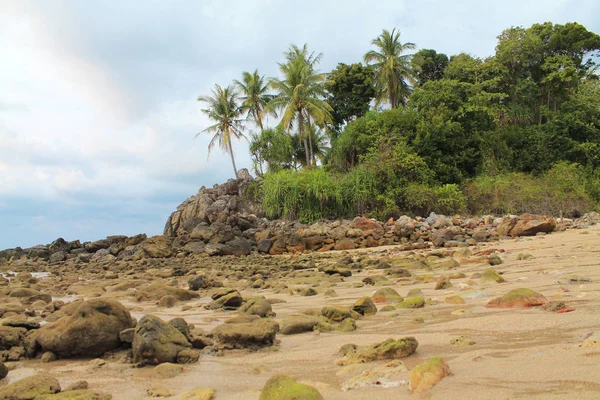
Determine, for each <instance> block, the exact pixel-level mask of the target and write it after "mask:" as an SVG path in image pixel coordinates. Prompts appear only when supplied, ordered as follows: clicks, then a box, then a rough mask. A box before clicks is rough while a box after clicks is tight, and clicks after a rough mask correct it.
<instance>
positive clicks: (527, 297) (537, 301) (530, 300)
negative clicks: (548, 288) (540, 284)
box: [486, 288, 547, 308]
mask: <svg viewBox="0 0 600 400" xmlns="http://www.w3.org/2000/svg"><path fill="white" fill-rule="evenodd" d="M546 302H547V300H546V298H545V297H544V296H543V295H542V294H540V293H538V292H534V291H533V290H531V289H525V288H520V289H514V290H511V291H510V292H508V293H506V294H505V295H504V296H501V297H496V298H495V299H492V300H490V301H489V302H488V303H487V305H486V307H488V308H527V307H537V306H541V305H544V304H545V303H546Z"/></svg>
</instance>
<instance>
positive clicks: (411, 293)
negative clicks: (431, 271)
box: [406, 289, 423, 297]
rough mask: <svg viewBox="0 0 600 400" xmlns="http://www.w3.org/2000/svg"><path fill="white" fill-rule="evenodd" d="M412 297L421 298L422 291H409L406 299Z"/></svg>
mask: <svg viewBox="0 0 600 400" xmlns="http://www.w3.org/2000/svg"><path fill="white" fill-rule="evenodd" d="M414 296H423V291H422V290H421V289H410V290H409V291H408V294H407V295H406V297H414Z"/></svg>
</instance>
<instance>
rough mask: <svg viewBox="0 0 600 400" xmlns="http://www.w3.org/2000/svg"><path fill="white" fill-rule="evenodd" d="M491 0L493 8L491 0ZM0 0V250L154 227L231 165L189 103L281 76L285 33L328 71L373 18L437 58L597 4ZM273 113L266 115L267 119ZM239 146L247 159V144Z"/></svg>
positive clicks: (598, 28)
mask: <svg viewBox="0 0 600 400" xmlns="http://www.w3.org/2000/svg"><path fill="white" fill-rule="evenodd" d="M487 3H490V4H487ZM343 4H344V5H343V6H342V5H341V3H340V2H336V1H312V0H305V1H276V0H254V1H241V0H240V1H207V0H203V1H193V0H190V1H188V0H171V1H152V0H145V1H142V0H136V1H132V0H125V1H117V0H104V1H100V0H88V1H79V0H70V1H67V0H64V1H60V0H52V1H44V0H40V1H27V0H14V1H13V0H3V1H2V7H0V49H1V51H0V58H1V62H0V249H2V248H7V247H14V246H23V247H27V246H32V245H35V244H39V243H48V242H51V241H52V240H54V239H56V238H57V237H64V238H65V239H67V240H74V239H81V240H94V239H99V238H103V237H105V236H107V235H113V234H128V235H132V234H136V233H141V232H144V233H147V234H148V235H155V234H160V233H162V229H163V227H164V223H165V221H166V219H167V217H168V215H169V214H170V213H171V212H172V211H173V210H174V209H175V208H176V206H177V205H178V204H179V203H180V202H181V201H183V200H184V199H186V198H187V197H189V196H190V195H192V194H195V193H196V192H197V191H198V189H199V188H200V186H202V185H206V186H212V185H213V184H215V183H220V182H223V181H225V180H226V179H228V178H230V177H231V176H232V175H233V171H232V168H231V164H230V161H229V159H228V157H227V156H226V155H225V154H221V153H220V152H219V150H218V149H216V150H215V151H214V152H213V154H211V157H210V159H209V160H207V154H206V145H207V143H208V140H209V138H208V137H200V138H199V139H197V140H193V139H192V138H193V136H194V135H195V133H197V132H199V131H201V130H202V129H204V128H205V127H206V126H207V124H208V121H207V120H206V118H205V117H204V116H203V115H202V114H201V112H200V109H201V107H200V104H199V103H197V102H196V98H197V97H198V96H199V95H202V94H206V93H208V92H209V90H210V89H211V87H212V86H213V85H214V84H215V83H219V84H221V85H227V84H229V83H230V82H231V81H232V80H233V79H239V78H240V75H241V72H242V71H244V70H254V69H255V68H258V69H259V71H260V72H261V73H262V74H266V75H267V76H276V75H277V62H279V61H282V52H283V51H284V50H285V49H286V48H287V47H288V46H289V44H291V43H295V44H298V45H301V44H303V43H308V45H309V48H310V49H311V50H315V51H318V52H322V53H323V55H324V58H323V61H322V63H321V70H322V71H329V70H331V69H332V68H334V67H335V65H336V64H337V63H338V62H345V63H352V62H356V61H359V60H360V59H361V57H362V55H363V54H364V53H365V52H366V51H367V50H368V49H369V44H370V41H371V40H372V39H373V38H374V37H376V36H377V35H378V34H379V33H380V32H381V29H382V28H388V29H391V28H394V27H397V28H399V29H400V30H401V32H402V40H403V41H411V42H415V43H416V44H417V46H418V48H433V49H436V50H437V51H441V52H444V53H446V54H449V55H451V54H456V53H459V52H463V51H464V52H468V53H472V54H474V55H478V56H481V57H485V56H488V55H490V54H492V53H493V51H494V47H495V44H496V36H497V35H498V34H500V33H501V31H502V30H503V29H505V28H508V27H510V26H512V25H515V26H516V25H523V26H529V25H531V24H533V23H535V22H544V21H552V22H555V23H565V22H568V21H577V22H580V23H582V24H584V25H585V26H586V27H587V28H588V29H590V30H592V31H595V32H600V2H598V1H597V0H570V1H567V0H544V1H522V0H521V1H513V0H507V1H504V2H494V3H493V4H491V2H482V1H460V2H456V1H455V2H446V1H432V0H430V1H419V2H414V1H413V2H407V1H402V0H392V1H387V0H380V1H378V2H377V3H376V6H375V5H374V3H372V2H369V1H358V0H357V1H347V2H344V3H343ZM272 122H276V121H272ZM234 151H235V153H236V160H237V163H238V167H239V168H242V167H250V165H251V162H250V158H249V155H248V152H247V144H245V143H238V144H237V145H236V146H235V148H234Z"/></svg>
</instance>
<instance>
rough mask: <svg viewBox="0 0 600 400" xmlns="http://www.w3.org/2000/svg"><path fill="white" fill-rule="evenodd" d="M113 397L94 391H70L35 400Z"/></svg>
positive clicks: (83, 399) (107, 398)
mask: <svg viewBox="0 0 600 400" xmlns="http://www.w3.org/2000/svg"><path fill="white" fill-rule="evenodd" d="M111 399H112V395H110V394H108V393H102V392H96V391H93V390H69V391H65V392H60V393H56V394H49V395H45V396H41V397H36V398H35V399H34V400H111Z"/></svg>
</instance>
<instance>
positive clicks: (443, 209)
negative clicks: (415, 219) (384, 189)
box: [403, 184, 467, 215]
mask: <svg viewBox="0 0 600 400" xmlns="http://www.w3.org/2000/svg"><path fill="white" fill-rule="evenodd" d="M466 204H467V203H466V198H465V196H464V194H463V193H462V192H461V190H460V188H459V187H458V185H455V184H446V185H442V186H427V185H419V184H411V185H408V187H407V188H406V191H405V193H404V204H403V206H404V207H403V208H405V209H406V211H408V212H410V213H412V214H415V215H428V214H430V213H431V212H435V213H438V214H446V215H452V214H459V213H462V212H464V211H465V210H466Z"/></svg>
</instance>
